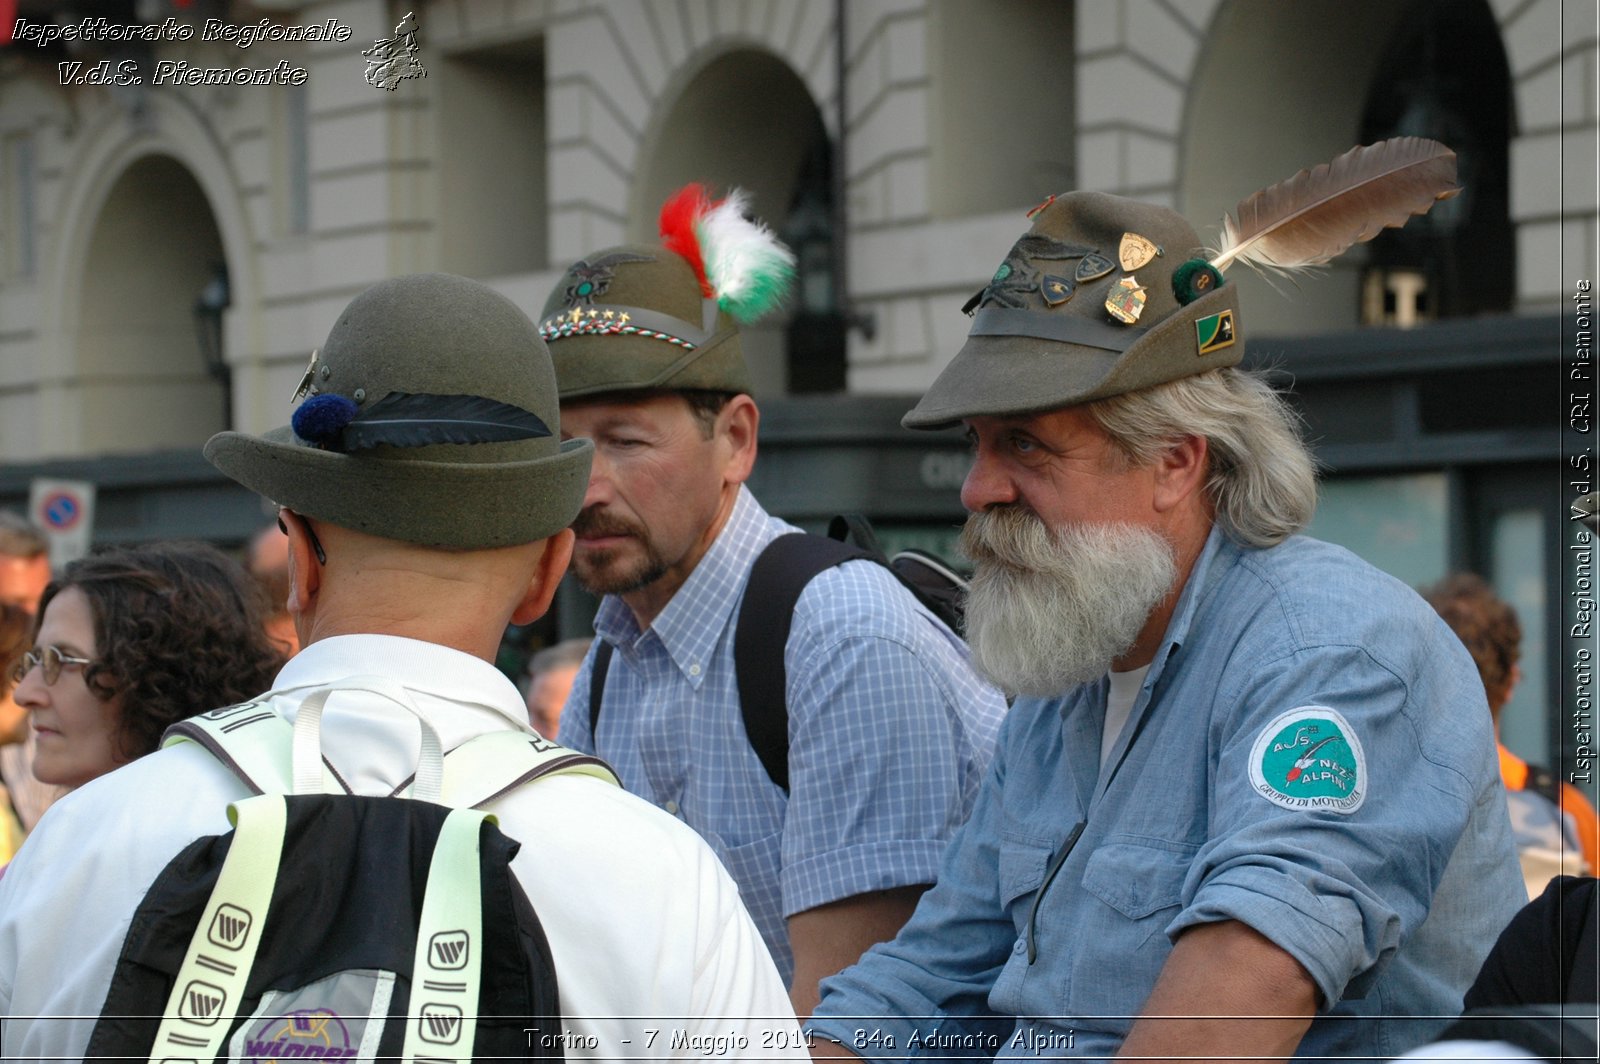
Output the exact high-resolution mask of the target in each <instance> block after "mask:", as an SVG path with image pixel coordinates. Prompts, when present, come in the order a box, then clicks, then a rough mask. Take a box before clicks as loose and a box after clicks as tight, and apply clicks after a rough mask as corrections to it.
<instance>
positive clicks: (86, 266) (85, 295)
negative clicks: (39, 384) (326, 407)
mask: <svg viewBox="0 0 1600 1064" xmlns="http://www.w3.org/2000/svg"><path fill="white" fill-rule="evenodd" d="M226 277H227V264H226V257H225V256H224V254H223V250H222V239H221V236H220V235H219V233H218V228H217V222H216V218H215V216H214V215H213V213H212V210H211V207H210V205H209V203H208V202H207V200H206V197H205V194H204V193H203V192H202V191H201V188H200V185H199V184H198V182H196V180H195V178H194V176H193V175H192V174H191V173H190V172H189V170H188V169H187V168H186V167H184V166H183V164H181V163H180V162H178V161H177V160H176V159H174V158H172V157H171V156H167V155H146V156H143V157H141V158H139V159H138V160H136V161H134V162H133V163H132V164H131V165H129V166H128V168H127V169H126V170H125V171H123V173H122V175H121V176H120V177H119V178H117V180H116V182H115V184H114V185H112V187H111V190H110V192H109V193H108V194H107V196H106V199H105V202H104V204H103V205H102V207H101V208H100V211H99V213H98V215H97V216H96V218H95V221H94V225H93V228H92V230H91V233H90V236H89V241H88V245H87V254H86V255H85V258H84V262H83V273H82V280H81V283H80V285H79V287H78V293H79V304H78V314H77V318H76V322H75V324H76V341H75V344H74V347H75V355H76V358H75V359H74V360H73V363H72V364H73V366H74V367H75V370H76V381H75V382H74V383H75V386H76V388H77V390H78V392H79V394H80V395H81V398H82V401H81V403H80V404H79V408H80V410H81V414H80V417H81V419H82V420H81V423H80V428H79V439H80V449H81V450H82V451H83V452H85V453H90V454H94V453H119V452H120V453H127V452H136V451H150V450H158V449H161V448H168V447H187V446H198V445H199V444H202V443H204V442H205V440H206V439H207V438H208V437H209V436H210V435H211V434H212V433H214V432H216V431H218V430H219V429H221V428H223V427H225V426H226V424H227V420H228V416H227V410H226V404H227V401H228V394H227V388H226V385H225V383H224V381H225V371H224V369H223V366H224V363H223V361H222V359H223V357H224V354H225V352H223V350H222V336H223V332H224V331H223V330H222V329H221V317H220V315H221V312H222V310H223V309H224V308H225V306H226V304H227V302H228V293H227V281H226Z"/></svg>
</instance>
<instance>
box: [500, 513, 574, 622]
mask: <svg viewBox="0 0 1600 1064" xmlns="http://www.w3.org/2000/svg"><path fill="white" fill-rule="evenodd" d="M576 541H577V537H576V536H574V535H573V533H572V529H570V528H563V529H562V530H561V531H560V532H557V533H556V534H555V535H553V536H551V537H550V538H549V539H547V540H545V541H544V553H543V554H541V555H540V556H539V564H538V566H537V567H536V568H535V569H534V573H533V576H532V578H531V579H529V581H528V589H527V590H526V591H525V592H523V595H522V600H521V601H520V602H518V603H517V608H516V609H515V610H513V611H512V613H511V623H512V624H532V623H533V622H534V621H537V620H538V619H539V618H540V617H543V616H544V614H545V611H546V610H548V609H549V608H550V600H551V599H552V598H554V597H555V594H556V587H557V586H558V585H559V584H560V583H561V578H562V577H563V576H565V575H566V572H567V563H568V562H569V561H571V560H572V545H573V543H575V542H576Z"/></svg>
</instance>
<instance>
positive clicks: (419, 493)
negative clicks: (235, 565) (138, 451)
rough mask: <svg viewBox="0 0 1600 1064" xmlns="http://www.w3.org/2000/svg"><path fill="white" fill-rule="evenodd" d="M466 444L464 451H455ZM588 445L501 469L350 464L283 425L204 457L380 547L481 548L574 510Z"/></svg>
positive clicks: (528, 536) (233, 439)
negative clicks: (388, 542)
mask: <svg viewBox="0 0 1600 1064" xmlns="http://www.w3.org/2000/svg"><path fill="white" fill-rule="evenodd" d="M463 446H469V445H463ZM593 456H594V444H593V443H592V442H591V441H589V440H587V439H572V440H567V441H565V442H563V443H562V444H561V446H560V450H559V451H558V452H557V453H555V454H550V455H545V456H542V457H539V458H530V459H525V460H520V461H508V462H485V463H471V462H434V461H418V460H415V459H390V458H375V457H369V456H360V457H352V456H350V455H347V454H342V453H339V452H337V451H325V450H321V449H319V448H316V447H311V446H308V445H306V444H304V443H301V442H298V441H297V440H296V437H295V436H294V433H293V431H292V430H291V429H290V428H288V427H287V426H285V427H283V428H278V429H273V430H272V431H270V432H268V433H265V434H264V435H262V436H251V435H247V434H245V433H242V432H221V433H218V434H217V435H215V436H213V437H211V439H210V440H209V441H208V442H207V443H206V446H205V457H206V460H207V461H209V462H210V463H211V464H212V465H214V466H216V467H217V468H218V469H219V470H221V471H222V472H223V473H225V474H227V476H229V477H230V478H232V479H233V480H235V481H237V482H239V483H240V484H242V485H244V486H245V487H247V488H249V489H250V490H252V491H254V492H256V493H257V494H259V495H262V496H264V497H266V498H267V499H270V500H271V501H273V502H275V503H277V504H279V505H280V506H287V507H288V508H289V509H291V510H293V511H295V512H296V513H300V514H304V515H306V516H307V517H312V518H316V519H319V520H323V521H328V522H331V523H333V524H335V525H338V526H340V527H342V528H349V529H354V530H355V531H358V532H365V533H368V534H370V535H374V536H382V537H383V538H385V539H395V540H401V541H403V542H406V543H416V544H420V545H422V546H428V547H443V548H451V549H457V550H481V549H487V548H492V547H507V546H513V545H516V544H520V543H533V542H535V541H537V540H541V539H545V538H547V537H549V536H551V535H554V534H555V533H556V532H559V531H560V530H561V529H563V528H566V527H567V526H568V525H570V524H571V523H572V522H573V520H574V519H575V518H576V517H577V516H578V511H579V510H580V509H582V507H583V497H584V493H585V492H586V491H587V489H588V484H589V467H590V464H591V462H592V460H593Z"/></svg>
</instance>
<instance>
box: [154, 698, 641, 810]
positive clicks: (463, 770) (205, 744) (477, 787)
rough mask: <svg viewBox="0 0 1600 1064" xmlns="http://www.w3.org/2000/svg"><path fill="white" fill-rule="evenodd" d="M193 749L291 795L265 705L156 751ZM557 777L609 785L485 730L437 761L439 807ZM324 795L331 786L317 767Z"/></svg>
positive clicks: (217, 718) (288, 772)
mask: <svg viewBox="0 0 1600 1064" xmlns="http://www.w3.org/2000/svg"><path fill="white" fill-rule="evenodd" d="M182 742H192V743H197V744H198V745H199V746H201V747H202V748H203V749H204V750H205V751H206V752H207V753H209V754H211V756H213V757H215V758H216V759H217V760H218V761H221V762H222V763H223V765H225V766H226V767H227V768H228V770H229V771H231V772H232V773H233V774H234V775H235V776H237V777H239V779H240V781H242V782H243V783H244V784H245V786H247V787H249V788H250V789H251V791H252V792H254V793H255V794H293V793H294V778H293V769H292V767H291V766H292V764H293V748H294V725H292V724H290V723H289V722H288V721H286V720H284V719H283V718H282V717H280V716H278V714H276V713H274V712H272V711H271V710H269V709H267V708H266V703H265V700H258V701H255V702H246V703H244V704H242V705H238V706H229V707H228V708H226V709H218V710H213V711H212V712H210V713H203V714H201V715H200V716H198V717H190V718H189V719H187V720H183V721H179V722H178V723H177V724H174V725H173V726H172V727H170V728H168V729H167V734H166V737H165V739H164V740H163V742H162V745H163V746H172V745H175V744H177V743H182ZM561 773H576V774H578V775H585V776H595V777H597V778H599V779H602V780H605V781H606V782H608V783H612V784H616V783H617V777H616V775H615V774H614V773H613V772H612V771H611V768H610V766H608V765H607V764H606V763H605V762H604V761H601V760H600V759H599V758H597V757H590V756H588V755H587V754H579V753H576V752H575V751H572V750H568V749H567V748H566V747H564V746H557V745H556V744H555V743H552V742H549V741H548V740H546V739H543V738H541V737H539V736H537V735H528V734H526V733H524V732H516V731H501V732H487V733H485V734H483V735H478V736H474V737H473V738H471V739H469V740H467V741H466V742H464V743H462V744H461V745H460V746H458V747H456V748H455V749H454V750H451V751H450V752H449V753H447V754H445V755H444V778H443V781H442V784H441V788H440V799H441V801H442V802H443V804H445V805H448V806H451V807H453V808H457V809H469V808H476V807H478V806H481V805H485V804H487V803H489V802H492V801H494V800H495V799H497V798H499V797H501V796H502V795H504V794H506V793H507V792H509V791H511V790H513V789H515V788H517V787H520V786H522V785H523V784H525V783H529V782H531V781H533V780H536V779H539V778H540V777H542V776H550V775H557V774H561ZM323 775H324V779H325V781H326V783H327V784H329V786H328V787H327V788H326V790H327V791H328V792H329V793H337V791H338V790H339V789H342V788H340V787H339V785H338V783H337V780H336V777H335V776H334V775H333V773H332V771H331V770H329V769H328V768H327V766H326V765H324V766H323Z"/></svg>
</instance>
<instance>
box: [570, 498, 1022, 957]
mask: <svg viewBox="0 0 1600 1064" xmlns="http://www.w3.org/2000/svg"><path fill="white" fill-rule="evenodd" d="M793 531H797V529H795V528H794V526H792V525H789V524H787V523H785V522H783V521H780V520H778V519H777V518H774V517H770V516H768V515H767V513H766V512H765V511H764V510H762V508H761V506H760V504H759V503H757V502H756V500H755V497H754V496H753V495H751V494H750V493H749V491H748V490H745V489H741V490H740V493H739V499H738V501H737V503H736V504H735V505H734V509H733V513H732V514H731V515H730V517H729V519H728V523H727V525H726V527H724V528H723V530H722V532H721V533H720V534H719V535H718V537H717V540H716V542H715V543H713V544H712V546H711V549H710V550H709V551H708V552H707V553H706V555H705V557H704V558H702V559H701V560H700V564H699V565H698V566H696V567H695V570H694V572H693V573H691V574H690V576H689V579H688V580H687V581H685V582H684V585H683V586H682V587H681V588H679V589H678V593H677V594H676V595H674V596H673V598H672V601H671V602H670V603H668V604H667V607H666V609H664V610H662V611H661V613H660V614H659V615H658V616H657V617H656V619H655V621H654V623H652V624H651V625H650V627H649V628H648V629H647V630H645V631H643V632H641V631H640V630H639V626H638V624H637V622H636V621H635V620H634V617H633V614H632V613H631V612H630V611H629V609H628V607H627V606H626V605H624V604H623V602H622V600H621V599H619V598H617V597H616V596H607V597H606V599H605V601H604V602H603V603H602V604H601V606H600V612H599V615H598V616H596V618H595V631H596V632H597V633H598V634H599V635H600V637H601V638H602V639H604V640H606V641H607V642H608V643H611V644H612V645H613V646H614V647H615V648H616V651H615V653H614V655H613V657H612V660H611V666H610V671H609V673H608V675H607V677H606V691H605V700H604V702H603V704H602V706H601V714H600V727H599V741H598V743H596V742H595V739H594V737H593V736H592V735H591V734H590V729H589V676H590V670H591V668H592V666H593V664H594V654H593V651H592V650H591V652H590V656H589V657H588V658H587V659H586V660H585V661H584V663H583V668H582V669H581V670H579V673H578V677H577V679H576V681H574V683H573V685H572V695H571V697H570V698H569V699H568V702H567V706H566V709H565V710H564V711H563V712H562V714H561V742H562V744H563V745H565V746H569V747H572V748H574V749H577V750H583V751H589V752H597V753H598V754H599V755H600V756H601V757H603V758H605V759H606V760H607V761H609V762H610V763H611V765H612V766H613V767H614V768H615V769H616V770H617V774H618V775H619V776H620V777H621V779H622V783H623V785H624V786H625V787H627V788H628V790H630V791H632V792H633V793H635V794H637V795H640V796H641V797H644V798H646V799H648V800H649V801H652V802H655V803H656V804H658V805H660V806H661V807H662V808H663V809H666V810H667V811H668V812H670V813H672V814H674V815H675V816H678V817H680V818H682V819H683V820H684V821H685V822H686V823H687V824H689V825H690V826H691V827H693V828H694V829H695V830H696V831H698V832H699V833H700V834H701V835H703V836H704V837H705V839H706V841H708V842H709V843H710V844H711V846H712V848H713V849H714V850H716V852H717V855H718V856H719V857H721V858H722V861H723V863H724V864H726V865H727V867H728V871H729V872H730V873H732V875H733V878H734V880H735V881H736V882H737V883H738V884H739V889H740V892H741V893H742V895H743V897H744V902H745V905H746V906H747V907H748V908H749V910H750V913H751V915H752V916H753V917H754V918H755V921H756V926H757V927H758V928H760V929H761V934H762V936H763V937H764V938H765V939H766V941H767V945H768V947H769V948H770V949H771V950H772V956H773V959H774V960H775V961H776V962H777V965H778V969H779V971H780V972H781V973H782V974H783V977H784V980H785V981H786V982H787V981H788V980H789V979H790V978H791V977H792V975H793V970H794V958H793V954H792V953H791V951H790V949H789V939H788V933H787V931H786V928H785V924H784V921H785V919H786V918H787V917H788V916H791V915H793V914H794V913H798V912H803V911H805V910H807V909H812V908H815V907H816V906H818V905H822V904H824V903H826V902H830V901H837V900H839V899H841V898H848V897H853V896H855V895H857V894H863V893H867V892H869V891H878V890H887V889H890V888H894V887H903V886H910V885H914V884H919V883H931V882H933V880H934V875H935V872H936V871H937V869H938V865H939V857H940V854H941V853H942V852H943V850H944V846H945V843H946V842H947V841H948V840H949V839H950V838H951V836H952V835H953V834H954V832H955V829H956V828H957V827H958V826H959V825H960V824H961V823H962V822H963V821H964V820H965V819H966V817H967V814H968V812H970V810H971V808H972V802H973V798H974V797H975V795H976V793H977V788H978V784H979V782H980V781H981V779H982V777H983V772H984V769H985V767H986V766H987V765H988V762H989V758H990V755H991V754H992V752H993V749H994V742H995V736H996V733H997V732H998V730H999V726H1000V719H1001V717H1002V716H1003V715H1004V713H1005V701H1004V699H1003V698H1002V696H1001V695H1000V693H999V692H998V691H996V690H995V689H994V688H992V687H990V686H988V685H987V684H985V683H984V682H982V681H981V680H980V679H978V677H977V676H976V674H974V672H973V671H972V668H971V666H970V665H969V664H968V661H967V651H966V647H965V645H964V644H963V643H962V642H961V641H960V640H959V639H957V638H956V637H955V636H954V635H952V634H951V633H950V631H949V629H947V628H945V627H944V626H943V625H942V624H940V623H939V622H938V621H937V620H935V619H934V618H933V616H932V614H930V613H928V612H927V611H926V610H924V609H923V608H922V607H921V606H920V605H919V604H918V603H917V602H916V600H915V599H914V598H913V597H912V596H911V594H910V593H909V592H907V591H906V590H905V589H904V588H903V587H901V586H900V584H899V582H898V581H897V580H896V579H895V578H894V576H893V575H892V574H890V573H889V572H888V571H887V570H886V569H884V568H883V567H882V566H880V565H877V564H876V563H873V562H868V561H852V562H846V563H845V564H843V565H840V566H836V567H835V568H833V569H829V570H827V571H826V572H824V573H822V574H821V575H819V576H818V577H817V578H816V579H814V580H812V581H811V583H810V584H809V585H807V587H806V589H805V591H804V592H803V593H802V594H801V596H800V599H799V601H798V603H796V605H795V613H794V626H793V628H792V630H791V632H790V635H789V642H788V645H787V648H786V650H785V653H784V666H785V669H786V670H787V676H788V704H789V787H790V793H789V794H788V796H787V797H786V796H785V795H784V793H783V791H782V790H781V789H780V788H779V787H778V786H777V785H776V784H774V783H773V782H772V781H771V780H770V779H769V778H768V777H767V774H766V770H765V769H763V768H762V766H761V762H760V760H759V759H758V758H757V757H756V754H755V752H754V751H753V750H752V749H751V748H750V742H749V739H748V738H747V737H746V735H745V730H744V722H743V720H742V719H741V717H740V713H739V694H738V684H737V678H736V677H735V675H734V664H733V633H734V626H735V622H736V620H737V618H738V612H739V602H740V598H741V596H742V595H743V594H744V588H745V583H746V582H747V580H748V579H749V575H750V567H751V566H752V565H753V564H754V563H755V559H756V556H757V555H758V554H760V553H761V550H762V548H764V547H765V546H766V545H767V544H768V543H770V542H771V541H772V540H774V539H776V538H777V537H778V536H781V535H783V534H785V533H787V532H793ZM643 874H649V870H644V871H643Z"/></svg>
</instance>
